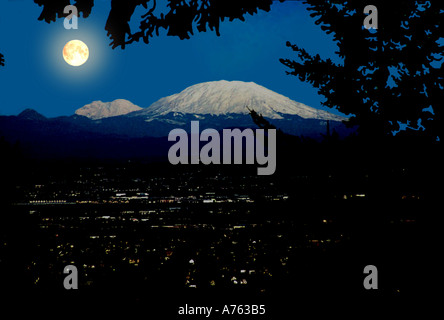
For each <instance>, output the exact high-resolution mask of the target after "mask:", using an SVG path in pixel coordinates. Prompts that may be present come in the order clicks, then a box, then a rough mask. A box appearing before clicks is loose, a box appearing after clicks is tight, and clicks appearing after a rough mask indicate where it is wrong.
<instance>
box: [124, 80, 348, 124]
mask: <svg viewBox="0 0 444 320" xmlns="http://www.w3.org/2000/svg"><path fill="white" fill-rule="evenodd" d="M247 107H248V108H250V109H253V110H255V111H256V112H257V113H259V114H262V115H263V116H264V117H266V118H269V119H280V120H282V119H285V118H286V117H287V116H298V117H301V118H303V119H318V120H333V121H342V120H345V118H343V117H340V116H337V115H334V114H332V113H329V112H326V111H322V110H318V109H315V108H311V107H309V106H306V105H304V104H302V103H299V102H296V101H293V100H291V99H289V98H287V97H285V96H283V95H281V94H278V93H276V92H274V91H271V90H269V89H267V88H265V87H263V86H260V85H258V84H256V83H254V82H242V81H224V80H222V81H213V82H205V83H199V84H196V85H193V86H191V87H188V88H186V89H185V90H183V91H182V92H180V93H177V94H174V95H171V96H169V97H165V98H162V99H160V100H158V101H157V102H155V103H153V104H152V105H151V106H149V107H148V108H146V109H142V110H140V111H137V112H133V113H131V114H129V115H128V116H131V117H134V116H137V117H139V116H143V117H146V119H147V120H150V121H152V120H154V119H159V118H162V117H164V116H166V115H168V114H170V113H180V114H193V115H213V116H223V115H230V114H237V115H248V114H249V110H248V108H247Z"/></svg>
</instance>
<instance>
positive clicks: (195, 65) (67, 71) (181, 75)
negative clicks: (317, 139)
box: [0, 0, 339, 117]
mask: <svg viewBox="0 0 444 320" xmlns="http://www.w3.org/2000/svg"><path fill="white" fill-rule="evenodd" d="M95 3H96V4H95V7H94V8H93V12H92V14H91V16H90V17H89V18H87V19H83V18H80V19H79V29H78V30H65V29H64V27H63V19H60V20H58V21H57V22H55V23H51V24H47V23H45V22H41V21H38V20H37V17H38V16H39V15H40V13H41V8H40V7H39V6H37V5H36V4H34V3H32V2H31V1H24V0H8V1H1V3H0V30H2V31H1V34H0V52H2V53H3V54H4V55H5V58H6V66H5V67H4V68H0V88H1V94H0V114H1V115H11V114H18V113H19V112H21V111H22V110H24V109H25V108H33V109H35V110H37V111H38V112H40V113H42V114H44V115H45V116H49V117H52V116H59V115H71V114H73V113H74V111H75V110H76V109H78V108H80V107H82V106H83V105H85V104H87V103H90V102H92V101H94V100H102V101H112V100H115V99H120V98H121V99H128V100H130V101H132V102H133V103H135V104H137V105H139V106H141V107H148V106H149V105H150V104H151V103H153V102H155V101H156V100H158V99H160V98H162V97H164V96H167V95H171V94H174V93H177V92H180V91H182V90H183V89H185V88H186V87H188V86H191V85H193V84H196V83H200V82H205V81H215V80H241V81H253V82H256V83H258V84H260V85H262V86H265V87H267V88H269V89H271V90H274V91H276V92H278V93H280V94H283V95H285V96H288V97H290V98H291V99H293V100H296V101H299V102H302V103H305V104H307V105H309V106H312V107H315V108H321V101H322V100H323V97H321V96H318V94H317V92H316V90H315V89H313V88H312V87H311V86H310V85H309V84H306V83H302V82H300V81H299V80H298V79H297V78H296V77H293V76H288V75H286V74H285V70H286V68H285V66H283V65H282V64H281V63H280V62H279V58H294V57H295V55H294V54H293V52H292V51H291V49H289V48H287V47H286V46H285V42H286V41H287V40H290V41H291V42H293V43H297V44H298V45H300V46H302V47H304V48H306V49H307V50H308V51H309V52H310V53H319V54H320V55H321V56H322V57H332V58H333V59H334V60H335V61H337V62H339V60H338V58H336V57H335V54H334V52H335V50H336V45H335V43H334V42H333V41H332V40H331V37H329V36H327V35H326V34H325V33H324V32H322V31H321V30H320V28H319V27H318V26H316V25H315V24H314V20H313V19H312V18H311V17H310V16H309V13H308V12H307V11H306V10H305V7H304V6H303V5H302V4H300V3H299V2H297V1H289V2H284V3H279V2H275V4H274V5H273V7H272V10H271V12H268V13H267V12H263V11H261V12H260V13H259V14H257V15H255V16H247V18H246V22H241V21H234V22H227V21H226V22H224V23H222V25H221V28H220V32H221V36H220V37H217V36H216V34H215V33H214V32H211V31H209V32H206V33H195V35H194V36H193V37H192V38H191V39H190V40H180V39H178V38H173V37H167V36H166V34H165V32H163V33H161V35H160V36H159V37H155V38H153V39H152V40H151V42H150V44H148V45H146V44H144V43H134V44H132V45H130V46H128V47H127V48H126V49H125V50H121V49H119V48H117V49H114V50H113V49H111V48H110V47H109V42H110V40H109V39H108V38H107V36H106V31H105V30H104V27H105V23H106V19H107V15H108V13H109V9H110V1H105V0H96V1H95ZM144 11H145V9H143V8H142V7H140V10H139V9H138V10H137V11H136V13H135V15H133V20H132V27H134V28H137V26H138V18H139V17H140V15H141V14H143V13H144ZM73 39H79V40H82V41H84V42H85V43H86V44H87V45H88V46H89V49H90V58H89V60H88V62H87V63H86V64H84V65H83V66H81V67H77V68H76V67H72V66H69V65H68V64H66V62H65V61H64V60H63V57H62V49H63V46H64V45H65V43H66V42H68V41H69V40H73ZM330 111H331V110H330Z"/></svg>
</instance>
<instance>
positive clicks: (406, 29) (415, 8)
mask: <svg viewBox="0 0 444 320" xmlns="http://www.w3.org/2000/svg"><path fill="white" fill-rule="evenodd" d="M303 3H304V4H306V5H307V9H308V10H309V11H310V12H311V14H310V15H311V17H314V18H315V23H316V24H317V25H320V27H321V29H322V30H323V31H325V32H326V33H327V34H332V36H333V38H334V40H335V42H336V43H337V45H338V51H337V52H336V53H337V54H338V55H339V57H340V58H342V59H343V63H341V64H337V63H334V62H333V61H332V60H331V59H322V58H321V57H320V55H319V54H316V55H312V54H310V53H308V52H307V51H306V50H305V49H303V48H301V47H299V46H297V45H295V44H292V43H290V42H287V46H288V47H290V48H292V49H293V51H295V52H296V54H297V56H298V58H299V61H294V60H290V59H280V61H281V63H283V64H284V65H285V66H287V67H288V68H289V69H290V70H291V71H287V74H290V75H294V76H297V77H299V79H300V80H301V81H305V82H308V83H310V84H312V85H313V86H314V87H315V88H317V89H318V92H319V94H321V95H323V96H324V97H325V98H326V100H325V101H324V102H323V105H324V106H327V107H329V108H337V109H338V110H339V111H341V112H343V113H345V114H349V115H352V116H351V119H350V124H352V125H356V124H357V125H359V126H360V133H361V135H362V136H367V137H372V138H374V137H375V136H380V137H384V136H386V135H388V134H391V133H393V132H398V131H400V129H401V128H402V127H403V126H404V127H407V128H406V130H404V131H403V134H405V133H407V132H412V131H413V130H414V131H416V132H415V134H416V135H421V136H422V135H423V136H427V137H429V138H431V139H433V140H436V139H437V137H441V138H442V137H443V134H442V133H443V132H442V130H443V123H442V101H443V98H444V96H443V87H444V80H443V75H444V73H443V71H444V64H442V63H441V62H440V61H441V60H442V57H443V46H442V42H441V43H440V41H442V39H443V33H444V28H442V25H441V24H442V21H443V18H444V3H443V2H442V1H425V2H421V3H420V2H419V1H411V0H410V1H403V2H402V3H400V2H397V1H382V0H372V1H357V0H347V1H345V0H344V1H340V0H338V1H316V0H304V1H303ZM370 4H371V5H375V6H376V7H377V8H378V13H379V28H378V30H367V29H365V28H364V27H363V21H364V18H365V17H366V16H365V15H364V13H363V11H364V8H365V6H366V5H370Z"/></svg>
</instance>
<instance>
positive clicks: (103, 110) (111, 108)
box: [75, 99, 142, 120]
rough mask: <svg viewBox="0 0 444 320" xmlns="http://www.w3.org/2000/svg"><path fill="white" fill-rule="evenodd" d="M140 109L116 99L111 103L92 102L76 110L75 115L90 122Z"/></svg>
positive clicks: (126, 101) (130, 103) (128, 102)
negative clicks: (90, 120)
mask: <svg viewBox="0 0 444 320" xmlns="http://www.w3.org/2000/svg"><path fill="white" fill-rule="evenodd" d="M141 109H142V108H141V107H139V106H136V105H135V104H133V103H132V102H130V101H128V100H124V99H117V100H114V101H112V102H102V101H94V102H92V103H90V104H87V105H85V106H83V107H82V108H80V109H78V110H76V112H75V113H76V114H77V115H80V116H85V117H88V118H90V119H92V120H98V119H104V118H110V117H116V116H121V115H124V114H128V113H130V112H133V111H138V110H141Z"/></svg>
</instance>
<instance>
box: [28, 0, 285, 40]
mask: <svg viewBox="0 0 444 320" xmlns="http://www.w3.org/2000/svg"><path fill="white" fill-rule="evenodd" d="M280 1H284V0H280ZM34 2H35V3H37V4H38V5H40V6H43V11H42V13H41V15H40V17H39V20H44V21H46V22H48V23H50V22H52V21H55V20H56V19H57V18H61V17H64V16H65V15H64V13H63V9H64V8H65V6H66V5H69V4H70V1H69V0H34ZM164 2H167V5H166V6H165V8H163V7H162V8H160V6H158V4H160V3H161V2H160V1H159V3H158V1H157V0H112V1H111V11H110V13H109V16H108V20H107V22H106V26H105V30H106V31H107V32H108V36H109V37H110V39H111V46H112V47H113V48H116V47H121V48H125V46H126V45H127V44H130V43H133V42H135V41H140V40H143V41H144V42H145V43H148V42H149V39H150V38H151V37H153V36H155V35H156V36H158V35H159V31H160V30H161V29H164V30H167V35H168V36H177V37H179V38H180V39H188V38H190V36H191V35H193V34H194V28H196V29H197V31H198V32H205V31H207V29H210V30H211V31H215V32H216V33H217V35H219V26H220V22H221V21H224V20H225V19H228V20H229V21H233V20H235V19H240V20H242V21H244V20H245V18H244V17H245V15H246V14H251V15H253V14H255V13H257V12H258V10H264V11H270V8H271V4H272V3H273V0H167V1H164ZM74 5H75V6H76V7H77V9H78V12H79V16H80V14H81V13H83V17H88V16H89V15H90V13H91V11H92V8H93V6H94V0H76V1H75V2H74ZM139 5H142V6H143V7H144V8H145V9H146V10H147V12H146V13H145V14H144V15H142V17H141V21H140V26H139V30H138V31H137V32H134V33H132V31H131V29H130V26H129V22H130V20H131V19H132V16H133V14H134V11H135V9H136V7H137V6H139Z"/></svg>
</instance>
